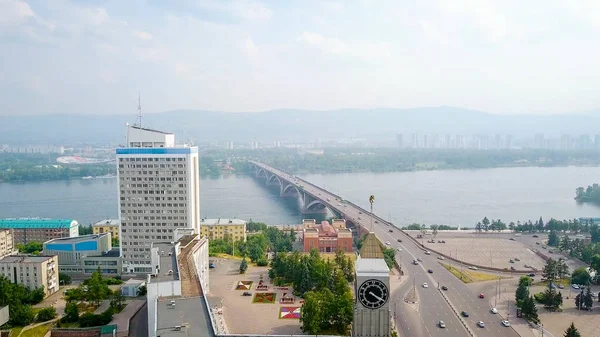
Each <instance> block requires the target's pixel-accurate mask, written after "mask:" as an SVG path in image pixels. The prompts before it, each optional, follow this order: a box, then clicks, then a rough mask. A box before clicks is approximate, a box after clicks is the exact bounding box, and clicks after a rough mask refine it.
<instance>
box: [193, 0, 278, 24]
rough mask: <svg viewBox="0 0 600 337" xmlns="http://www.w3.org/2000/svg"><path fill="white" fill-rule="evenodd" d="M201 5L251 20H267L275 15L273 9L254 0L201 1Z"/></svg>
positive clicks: (204, 7) (211, 9)
mask: <svg viewBox="0 0 600 337" xmlns="http://www.w3.org/2000/svg"><path fill="white" fill-rule="evenodd" d="M199 6H200V7H201V8H203V9H207V10H210V11H219V12H225V13H229V14H230V15H232V16H234V17H237V18H241V19H244V20H249V21H266V20H269V19H270V18H271V17H272V16H273V11H272V10H271V9H270V8H269V7H267V6H265V5H264V4H262V3H259V2H254V1H244V0H242V1H233V2H227V3H226V2H224V1H220V0H205V1H200V2H199Z"/></svg>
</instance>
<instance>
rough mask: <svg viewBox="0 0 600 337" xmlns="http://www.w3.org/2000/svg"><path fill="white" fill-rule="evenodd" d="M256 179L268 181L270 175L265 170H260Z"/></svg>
mask: <svg viewBox="0 0 600 337" xmlns="http://www.w3.org/2000/svg"><path fill="white" fill-rule="evenodd" d="M256 177H258V178H260V177H264V178H265V179H268V178H269V175H268V174H267V171H266V170H265V169H264V168H259V169H258V172H256Z"/></svg>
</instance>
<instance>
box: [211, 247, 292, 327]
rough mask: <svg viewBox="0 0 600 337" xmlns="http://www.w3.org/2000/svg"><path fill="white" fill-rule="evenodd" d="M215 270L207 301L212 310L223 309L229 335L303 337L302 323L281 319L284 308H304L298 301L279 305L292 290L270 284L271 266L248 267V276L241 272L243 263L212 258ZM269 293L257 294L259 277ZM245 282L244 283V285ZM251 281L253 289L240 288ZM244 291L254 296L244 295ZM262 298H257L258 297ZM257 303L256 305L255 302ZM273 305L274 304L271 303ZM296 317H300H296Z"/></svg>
mask: <svg viewBox="0 0 600 337" xmlns="http://www.w3.org/2000/svg"><path fill="white" fill-rule="evenodd" d="M211 261H214V263H215V268H214V269H211V270H210V292H209V294H208V295H207V299H208V301H209V303H210V306H211V308H213V309H215V308H222V310H221V311H222V316H223V318H224V319H225V324H226V327H227V332H228V333H230V334H241V333H244V334H268V335H291V334H303V333H302V331H301V330H300V322H299V320H298V319H294V318H280V316H282V309H281V308H282V307H283V308H298V307H301V304H300V303H299V300H300V299H299V298H296V301H295V303H293V304H280V302H279V301H280V299H281V298H282V297H283V294H284V293H286V294H287V295H286V296H292V295H291V291H292V289H291V288H288V289H284V288H279V287H274V286H273V285H272V284H271V283H270V282H269V276H268V270H269V269H268V267H255V266H249V267H248V270H247V271H246V273H245V274H240V273H239V266H240V261H235V260H227V259H218V258H214V259H213V258H211ZM261 274H262V275H263V282H264V284H266V285H267V286H268V290H265V291H256V287H257V286H258V283H259V280H260V276H261ZM242 281H243V282H242ZM247 281H250V282H252V284H251V285H249V288H250V289H239V290H236V288H238V286H239V288H244V286H240V282H242V283H244V284H246V287H248V285H247V284H248V283H249V282H247ZM244 292H248V293H250V294H251V295H252V296H243V294H244ZM257 293H258V294H265V295H259V297H256V296H255V295H256V294H257ZM273 295H274V296H273ZM253 302H254V303H253ZM269 302H274V303H269ZM283 310H284V313H283V316H284V317H292V316H294V315H295V314H294V313H290V314H286V311H285V310H287V309H283ZM296 315H297V314H296Z"/></svg>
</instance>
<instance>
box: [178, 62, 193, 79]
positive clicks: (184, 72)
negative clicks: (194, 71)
mask: <svg viewBox="0 0 600 337" xmlns="http://www.w3.org/2000/svg"><path fill="white" fill-rule="evenodd" d="M189 72H190V69H189V68H188V67H187V66H186V65H185V64H183V63H181V62H177V63H176V64H175V75H177V76H183V75H187V74H188V73H189Z"/></svg>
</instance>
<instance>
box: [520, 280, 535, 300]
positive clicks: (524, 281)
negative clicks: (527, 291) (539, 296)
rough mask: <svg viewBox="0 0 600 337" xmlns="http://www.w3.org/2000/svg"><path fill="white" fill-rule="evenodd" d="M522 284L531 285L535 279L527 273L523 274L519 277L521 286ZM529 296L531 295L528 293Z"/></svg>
mask: <svg viewBox="0 0 600 337" xmlns="http://www.w3.org/2000/svg"><path fill="white" fill-rule="evenodd" d="M522 284H523V285H525V287H529V286H530V285H532V284H533V279H532V278H531V277H529V276H526V275H524V276H521V277H519V286H521V285H522ZM527 296H529V295H527ZM527 296H525V297H527ZM525 297H523V298H525ZM523 298H521V299H523Z"/></svg>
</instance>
